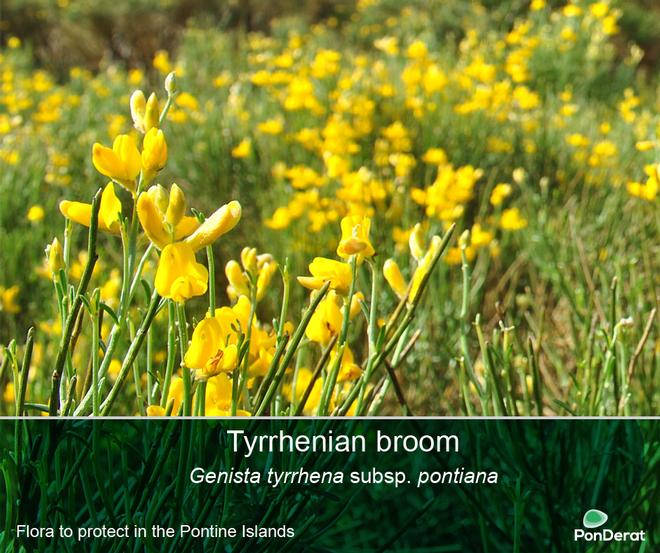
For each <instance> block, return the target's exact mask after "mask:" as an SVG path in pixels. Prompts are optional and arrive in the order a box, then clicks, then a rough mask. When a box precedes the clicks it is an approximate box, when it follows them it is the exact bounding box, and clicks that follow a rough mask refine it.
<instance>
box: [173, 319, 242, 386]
mask: <svg viewBox="0 0 660 553" xmlns="http://www.w3.org/2000/svg"><path fill="white" fill-rule="evenodd" d="M226 330H227V329H223V326H222V325H221V324H220V322H219V321H218V319H216V318H215V317H207V318H206V319H204V320H203V321H200V323H199V324H198V325H197V326H196V327H195V330H194V331H193V335H192V340H191V341H190V346H189V347H188V351H186V354H185V357H184V362H185V364H186V366H187V367H190V368H191V369H197V370H198V371H200V374H199V376H200V377H201V378H210V377H212V376H215V375H217V374H220V373H221V372H226V373H228V372H231V371H233V370H234V369H235V368H236V364H237V362H238V349H237V346H236V344H227V332H226Z"/></svg>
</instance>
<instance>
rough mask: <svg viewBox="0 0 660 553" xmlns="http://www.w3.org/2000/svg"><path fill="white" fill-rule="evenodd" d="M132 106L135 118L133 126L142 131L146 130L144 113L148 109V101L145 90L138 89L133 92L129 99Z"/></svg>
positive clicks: (132, 113)
mask: <svg viewBox="0 0 660 553" xmlns="http://www.w3.org/2000/svg"><path fill="white" fill-rule="evenodd" d="M129 105H130V107H131V118H132V119H133V126H134V127H135V128H136V129H137V130H138V131H140V132H141V133H144V132H146V131H145V128H144V115H145V111H146V109H147V101H146V99H145V97H144V92H142V91H141V90H136V91H135V92H133V94H131V99H130V100H129Z"/></svg>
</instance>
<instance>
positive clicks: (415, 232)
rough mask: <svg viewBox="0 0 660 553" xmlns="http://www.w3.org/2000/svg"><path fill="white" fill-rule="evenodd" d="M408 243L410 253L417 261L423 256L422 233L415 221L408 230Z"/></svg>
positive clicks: (420, 226) (419, 225) (420, 227)
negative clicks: (410, 229) (409, 230)
mask: <svg viewBox="0 0 660 553" xmlns="http://www.w3.org/2000/svg"><path fill="white" fill-rule="evenodd" d="M408 245H409V246H410V253H411V254H412V256H413V257H414V258H415V259H416V260H417V261H419V260H420V259H421V258H422V257H424V234H423V232H422V225H421V224H420V223H417V224H416V225H415V226H414V227H413V229H412V231H411V232H410V238H409V239H408Z"/></svg>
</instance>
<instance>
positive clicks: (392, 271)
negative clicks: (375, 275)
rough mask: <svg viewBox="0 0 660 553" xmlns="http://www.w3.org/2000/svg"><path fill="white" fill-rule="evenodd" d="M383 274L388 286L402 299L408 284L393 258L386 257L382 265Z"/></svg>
mask: <svg viewBox="0 0 660 553" xmlns="http://www.w3.org/2000/svg"><path fill="white" fill-rule="evenodd" d="M383 275H385V280H386V281H387V284H389V285H390V288H392V290H393V291H394V293H395V294H396V295H397V297H398V298H399V299H403V298H404V297H405V296H406V291H407V290H408V284H407V283H406V280H405V279H404V278H403V275H402V274H401V269H399V265H398V264H397V262H396V261H394V259H388V260H387V261H385V264H384V265H383Z"/></svg>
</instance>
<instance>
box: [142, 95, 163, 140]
mask: <svg viewBox="0 0 660 553" xmlns="http://www.w3.org/2000/svg"><path fill="white" fill-rule="evenodd" d="M159 120H160V107H159V106H158V97H157V96H156V93H155V92H152V93H151V95H150V96H149V99H148V100H147V106H146V108H145V112H144V132H148V131H150V130H151V129H153V128H154V127H156V128H157V127H158V123H159Z"/></svg>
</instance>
